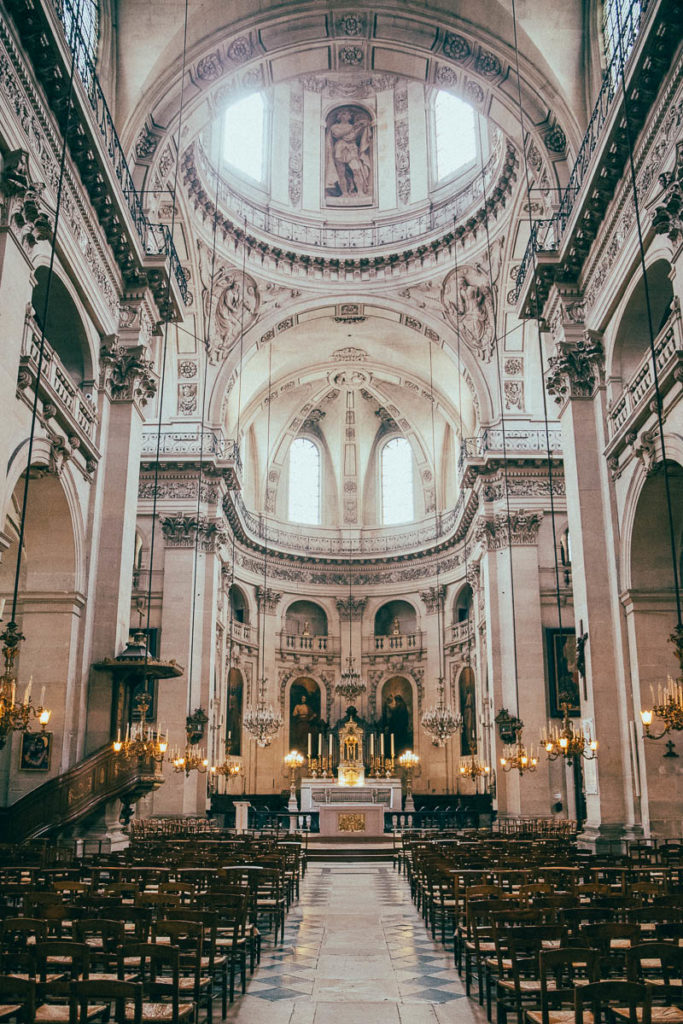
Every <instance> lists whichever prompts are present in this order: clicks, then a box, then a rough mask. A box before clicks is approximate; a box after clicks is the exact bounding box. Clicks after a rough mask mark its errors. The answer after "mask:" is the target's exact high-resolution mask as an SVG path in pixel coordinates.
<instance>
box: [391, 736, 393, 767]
mask: <svg viewBox="0 0 683 1024" xmlns="http://www.w3.org/2000/svg"><path fill="white" fill-rule="evenodd" d="M391 760H392V761H393V760H394V734H393V732H392V734H391Z"/></svg>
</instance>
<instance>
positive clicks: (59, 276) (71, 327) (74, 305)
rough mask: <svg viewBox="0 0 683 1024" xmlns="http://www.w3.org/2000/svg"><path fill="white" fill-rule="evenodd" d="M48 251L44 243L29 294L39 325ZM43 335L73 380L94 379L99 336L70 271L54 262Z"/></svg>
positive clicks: (44, 291) (46, 274)
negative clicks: (34, 281) (32, 286)
mask: <svg viewBox="0 0 683 1024" xmlns="http://www.w3.org/2000/svg"><path fill="white" fill-rule="evenodd" d="M48 267H49V252H48V250H47V249H45V250H44V251H43V247H42V246H41V247H40V250H39V252H38V254H37V256H36V260H35V271H34V274H35V279H36V283H35V285H34V288H33V293H32V296H31V306H32V308H33V316H34V319H35V321H36V323H37V324H38V326H39V327H42V326H43V324H42V318H43V314H44V311H45V295H46V291H47V277H48V273H49V269H48ZM45 337H46V339H47V341H48V342H49V343H50V345H51V346H52V347H53V349H54V350H55V352H56V353H57V355H58V356H59V358H60V359H61V361H62V363H63V364H64V367H65V369H66V370H67V371H68V372H69V374H70V376H71V377H72V378H73V380H74V381H75V383H76V384H79V385H83V384H88V383H90V382H93V381H94V380H95V377H96V375H97V372H98V367H99V346H100V337H99V335H98V333H97V331H96V330H95V327H94V326H93V324H92V321H91V319H90V316H89V315H88V312H87V310H86V308H85V306H84V304H83V300H82V298H81V296H80V294H79V291H78V289H77V287H76V285H75V284H74V282H73V281H72V279H71V276H70V275H69V273H68V272H67V271H66V270H65V269H64V268H63V267H62V266H61V265H56V266H55V267H54V268H53V271H52V280H51V282H50V295H49V304H48V310H47V322H46V324H45Z"/></svg>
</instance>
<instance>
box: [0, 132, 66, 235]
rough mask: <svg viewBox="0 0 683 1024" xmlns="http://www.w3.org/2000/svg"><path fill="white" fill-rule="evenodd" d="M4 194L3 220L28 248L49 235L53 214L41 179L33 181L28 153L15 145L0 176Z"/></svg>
mask: <svg viewBox="0 0 683 1024" xmlns="http://www.w3.org/2000/svg"><path fill="white" fill-rule="evenodd" d="M0 184H1V186H2V191H3V193H4V196H5V203H4V210H3V221H4V222H5V223H6V224H7V225H8V226H9V227H10V228H11V229H12V230H13V231H14V233H15V234H16V236H17V238H18V239H19V241H20V242H21V245H22V247H23V248H24V249H25V250H26V251H27V252H28V251H30V250H31V249H32V248H33V247H34V246H35V245H37V244H38V242H40V241H43V240H45V239H48V240H49V239H51V238H52V233H53V230H54V217H53V214H52V211H51V210H49V208H48V206H47V204H46V202H45V197H44V194H43V193H44V192H45V184H44V182H39V181H36V182H32V181H31V178H30V175H29V156H28V153H27V152H26V150H25V149H14V150H12V152H11V153H8V154H7V156H6V158H5V163H4V167H3V170H2V178H1V180H0Z"/></svg>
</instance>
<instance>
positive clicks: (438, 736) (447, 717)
mask: <svg viewBox="0 0 683 1024" xmlns="http://www.w3.org/2000/svg"><path fill="white" fill-rule="evenodd" d="M445 690H446V687H445V684H444V680H443V676H439V699H438V702H437V704H436V706H435V707H433V708H428V709H427V711H425V713H424V714H423V716H422V728H423V729H424V730H425V732H427V733H428V734H429V735H430V736H431V738H432V743H433V744H434V746H435V747H444V746H445V745H446V743H447V742H448V740H449V739H450V738H451V736H452V735H453V734H454V733H456V732H457V731H458V729H459V728H460V726H461V725H462V715H458V714H456V713H455V712H454V711H452V710H451V708H450V707H448V706H447V704H446V700H445V696H444V694H445Z"/></svg>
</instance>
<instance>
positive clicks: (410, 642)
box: [364, 633, 422, 654]
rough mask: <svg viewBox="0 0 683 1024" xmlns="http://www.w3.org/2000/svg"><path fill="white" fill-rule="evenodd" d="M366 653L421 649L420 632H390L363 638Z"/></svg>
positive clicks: (391, 652)
mask: <svg viewBox="0 0 683 1024" xmlns="http://www.w3.org/2000/svg"><path fill="white" fill-rule="evenodd" d="M364 648H365V653H366V654H395V653H396V654H398V653H401V652H408V651H421V650H422V633H390V634H388V635H387V636H369V637H366V638H365V642H364Z"/></svg>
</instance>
